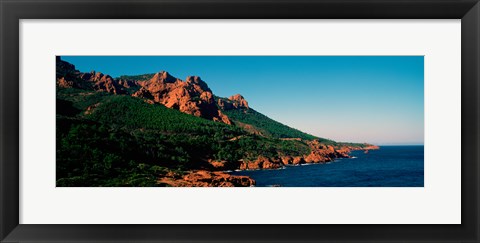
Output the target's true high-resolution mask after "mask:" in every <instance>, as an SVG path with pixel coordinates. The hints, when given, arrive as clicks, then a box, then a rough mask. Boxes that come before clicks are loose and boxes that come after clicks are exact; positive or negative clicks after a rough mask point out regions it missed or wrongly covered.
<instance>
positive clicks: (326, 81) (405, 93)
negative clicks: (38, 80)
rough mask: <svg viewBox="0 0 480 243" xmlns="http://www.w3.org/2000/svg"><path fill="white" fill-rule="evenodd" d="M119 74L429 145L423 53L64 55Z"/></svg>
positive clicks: (314, 126) (320, 130)
mask: <svg viewBox="0 0 480 243" xmlns="http://www.w3.org/2000/svg"><path fill="white" fill-rule="evenodd" d="M62 59H63V60H65V61H68V62H71V63H72V64H74V65H75V66H76V68H77V69H78V70H80V71H82V72H89V71H91V70H95V71H98V72H102V73H105V74H109V75H111V76H112V77H118V76H120V75H136V74H145V73H155V72H159V71H161V70H165V71H168V72H169V73H170V74H171V75H173V76H175V77H177V78H180V79H182V80H185V77H186V76H193V75H195V76H200V77H201V78H202V79H203V80H204V81H206V82H207V84H208V85H209V87H210V88H211V89H212V91H213V93H214V94H215V95H218V96H222V97H229V96H231V95H233V94H237V93H240V94H242V95H243V96H244V97H245V99H246V100H247V101H248V102H249V106H250V107H251V108H253V109H255V110H257V111H259V112H261V113H263V114H265V115H267V116H268V117H270V118H272V119H274V120H277V121H279V122H281V123H284V124H286V125H288V126H291V127H294V128H297V129H299V130H301V131H304V132H307V133H310V134H312V135H315V136H319V137H324V138H329V139H333V140H336V141H342V142H368V143H373V144H380V145H383V144H385V145H403V144H423V143H424V58H423V56H62Z"/></svg>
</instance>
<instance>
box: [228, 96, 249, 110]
mask: <svg viewBox="0 0 480 243" xmlns="http://www.w3.org/2000/svg"><path fill="white" fill-rule="evenodd" d="M228 99H229V100H231V101H232V102H233V106H234V107H235V108H246V109H248V108H249V107H248V102H247V100H245V98H243V96H242V95H240V94H236V95H232V96H230V98H228Z"/></svg>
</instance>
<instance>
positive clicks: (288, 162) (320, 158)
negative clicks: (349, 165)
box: [157, 140, 380, 187]
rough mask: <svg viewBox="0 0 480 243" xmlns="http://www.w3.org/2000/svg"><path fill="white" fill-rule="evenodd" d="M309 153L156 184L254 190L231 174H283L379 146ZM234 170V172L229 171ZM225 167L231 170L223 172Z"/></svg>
mask: <svg viewBox="0 0 480 243" xmlns="http://www.w3.org/2000/svg"><path fill="white" fill-rule="evenodd" d="M310 145H311V148H312V151H311V152H310V153H309V154H305V155H302V156H295V157H292V156H282V157H277V158H267V157H263V156H259V157H258V158H257V159H256V160H254V161H243V160H242V161H238V162H237V163H231V162H230V163H229V162H227V161H213V160H211V161H209V163H210V165H211V166H212V168H211V170H207V169H200V170H192V171H186V172H185V174H182V175H181V174H178V173H173V172H170V173H168V174H167V175H165V176H164V177H161V178H159V179H158V180H157V182H158V184H160V185H163V186H175V187H254V186H255V185H256V181H255V180H254V179H252V178H251V177H249V176H243V175H242V176H241V175H232V174H231V173H233V172H240V171H260V170H282V169H286V167H294V166H306V165H313V164H327V163H331V162H333V161H335V160H336V159H341V158H350V159H351V158H355V157H351V156H350V153H351V152H352V151H359V150H363V151H365V152H368V151H369V150H378V149H380V147H379V146H376V145H371V144H364V145H365V147H360V146H341V147H340V148H339V149H336V148H334V147H333V146H331V145H324V144H320V143H318V142H315V140H314V141H312V142H311V144H310ZM231 166H235V167H236V168H231ZM226 167H230V168H229V169H226Z"/></svg>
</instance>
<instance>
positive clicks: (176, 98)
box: [133, 71, 232, 124]
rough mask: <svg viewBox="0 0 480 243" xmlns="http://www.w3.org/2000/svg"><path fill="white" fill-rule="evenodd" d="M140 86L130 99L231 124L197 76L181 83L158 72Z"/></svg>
mask: <svg viewBox="0 0 480 243" xmlns="http://www.w3.org/2000/svg"><path fill="white" fill-rule="evenodd" d="M140 85H141V86H142V87H141V88H140V89H139V90H138V91H137V92H135V93H134V94H133V96H135V97H142V98H145V99H150V100H153V101H154V102H155V103H160V104H163V105H165V106H166V107H168V108H173V109H177V110H179V111H181V112H184V113H187V114H190V115H194V116H198V117H203V118H205V119H209V120H213V121H219V122H223V123H226V124H232V122H231V121H230V119H229V118H228V117H227V116H226V115H225V114H223V113H222V112H221V111H220V110H219V109H218V107H217V105H216V103H215V99H214V97H213V94H212V91H211V90H210V88H209V87H208V85H207V84H206V83H205V82H204V81H203V80H202V79H201V78H200V77H198V76H189V77H187V79H186V80H185V81H182V80H180V79H177V78H175V77H173V76H171V75H170V74H169V73H168V72H165V71H162V72H159V73H156V74H155V75H154V76H153V77H152V78H151V79H150V80H148V81H146V82H142V83H140Z"/></svg>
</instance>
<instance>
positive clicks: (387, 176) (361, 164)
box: [231, 146, 424, 187]
mask: <svg viewBox="0 0 480 243" xmlns="http://www.w3.org/2000/svg"><path fill="white" fill-rule="evenodd" d="M350 156H352V158H342V159H336V160H335V161H332V162H328V163H326V164H304V165H297V166H293V165H292V166H285V167H283V168H281V169H275V170H251V171H234V172H231V174H232V175H246V176H249V177H251V178H252V179H254V180H255V181H256V186H257V187H272V186H279V187H423V186H424V148H423V146H381V147H380V149H378V150H370V151H369V152H368V153H365V152H364V151H352V152H351V153H350Z"/></svg>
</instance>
